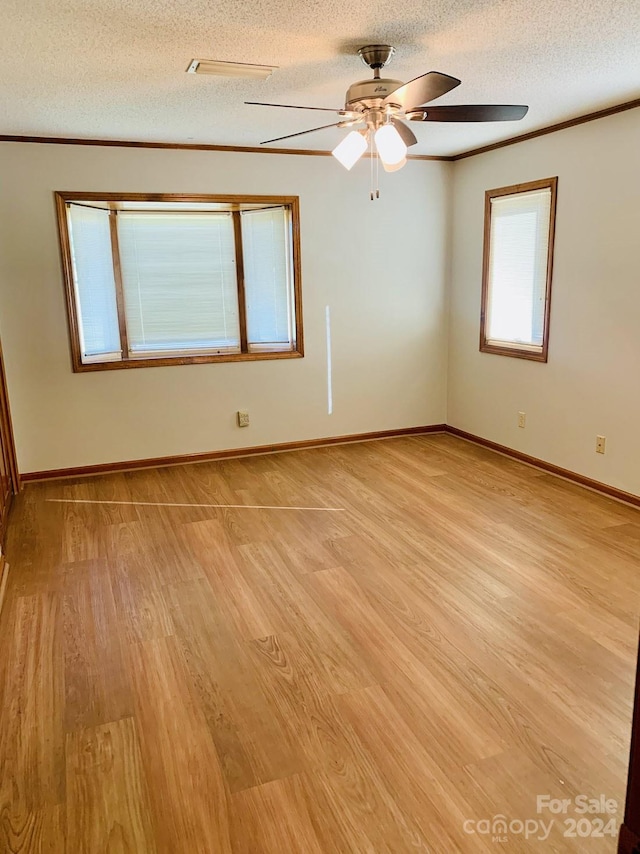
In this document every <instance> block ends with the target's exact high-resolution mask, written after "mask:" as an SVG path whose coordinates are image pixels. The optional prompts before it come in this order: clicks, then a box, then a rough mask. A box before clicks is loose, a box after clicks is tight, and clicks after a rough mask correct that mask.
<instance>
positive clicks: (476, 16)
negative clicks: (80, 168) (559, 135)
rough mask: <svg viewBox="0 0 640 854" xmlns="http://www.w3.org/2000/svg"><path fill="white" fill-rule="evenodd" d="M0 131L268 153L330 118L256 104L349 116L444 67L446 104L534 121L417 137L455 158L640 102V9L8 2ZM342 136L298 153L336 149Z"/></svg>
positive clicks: (160, 0) (437, 129) (568, 4)
mask: <svg viewBox="0 0 640 854" xmlns="http://www.w3.org/2000/svg"><path fill="white" fill-rule="evenodd" d="M1 18H2V20H1V27H2V50H1V51H0V81H2V82H1V84H0V85H1V87H2V96H1V102H0V133H2V134H24V135H46V136H67V137H101V138H112V139H132V140H142V141H145V140H151V141H167V142H197V143H215V144H225V145H226V144H231V145H256V144H257V143H259V142H260V141H261V140H263V139H267V138H270V137H274V136H281V135H283V134H286V133H293V132H295V131H298V130H304V129H306V128H311V127H314V126H316V125H321V124H326V123H328V122H330V121H331V120H332V117H331V115H330V114H328V113H327V114H325V113H313V112H308V113H307V112H302V111H297V110H277V109H268V108H265V107H249V106H244V104H243V101H245V100H265V101H275V102H279V103H291V104H308V105H316V106H324V107H336V108H340V107H342V106H343V103H344V93H345V90H346V89H347V87H348V86H349V84H350V83H352V82H354V81H355V80H359V79H363V78H366V77H367V76H368V75H369V72H368V69H366V68H365V66H364V65H363V64H362V63H361V61H360V59H359V58H358V56H357V55H356V53H355V52H356V50H357V48H358V47H359V46H360V45H364V44H370V43H376V42H384V43H388V44H392V45H394V46H395V47H396V48H397V53H396V56H395V58H394V60H393V62H392V64H391V65H390V66H389V67H388V68H387V69H386V71H385V73H387V74H388V76H390V77H394V78H398V79H400V80H405V81H406V80H409V79H411V78H412V77H416V76H417V75H419V74H422V73H424V72H426V71H430V70H437V71H442V72H445V73H447V74H452V75H454V76H456V77H459V78H460V79H461V80H462V85H461V86H459V87H458V88H457V89H456V90H454V91H453V92H451V93H450V94H448V95H445V96H444V97H443V98H442V99H441V100H440V101H438V102H437V103H442V104H465V103H470V104H473V103H507V104H508V103H515V104H518V103H523V104H529V106H530V110H529V114H528V116H527V117H526V118H525V119H524V120H523V121H521V122H515V123H504V124H493V125H492V124H479V125H461V124H450V125H435V124H432V125H429V124H425V125H418V126H417V127H416V125H414V126H413V127H414V129H415V130H416V134H417V135H418V136H419V138H420V142H419V144H418V145H417V146H416V147H415V148H413V149H412V153H421V154H439V155H442V154H454V153H457V152H460V151H463V150H466V149H469V148H473V147H476V146H479V145H484V144H486V143H489V142H493V141H496V140H499V139H503V138H506V137H509V136H513V135H514V134H516V133H524V132H526V131H529V130H534V129H535V128H539V127H542V126H544V125H547V124H551V123H554V122H558V121H562V120H564V119H567V118H571V117H572V116H576V115H580V114H581V113H585V112H590V111H592V110H597V109H600V108H602V107H607V106H610V105H612V104H616V103H619V102H622V101H625V100H630V99H633V98H637V97H639V96H640V50H639V48H638V46H639V45H640V2H639V0H527V2H525V0H432V2H429V3H424V2H422V0H398V2H395V3H389V2H385V3H383V2H380V0H370V2H364V0H350V2H345V0H325V2H319V0H306V2H304V0H302V2H301V0H298V2H295V0H30V2H25V0H3V2H2V16H1ZM193 57H197V58H200V59H222V60H229V61H239V62H250V63H260V64H267V65H277V66H279V69H278V70H277V71H275V72H274V74H273V75H272V77H271V78H269V79H268V80H266V81H254V80H237V79H236V80H234V79H226V78H216V77H208V76H207V77H205V76H197V75H192V74H186V73H185V69H186V67H187V65H188V63H189V61H190V60H191V59H192V58H193ZM343 134H344V131H339V130H330V131H322V132H319V133H317V134H310V135H309V136H303V137H299V138H297V139H294V140H291V141H290V143H289V145H290V146H291V147H295V148H313V149H318V148H321V149H329V148H333V146H334V145H335V144H336V143H337V142H338V141H339V139H340V138H341V136H342V135H343Z"/></svg>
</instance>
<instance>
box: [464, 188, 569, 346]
mask: <svg viewBox="0 0 640 854" xmlns="http://www.w3.org/2000/svg"><path fill="white" fill-rule="evenodd" d="M557 184H558V179H557V178H548V179H547V180H544V181H534V182H532V183H530V184H518V185H516V186H514V187H503V188H502V189H500V190H488V191H487V193H486V195H485V221H484V263H483V275H482V309H481V315H480V350H481V351H482V352H483V353H496V354H498V355H502V356H516V357H518V358H521V359H533V360H535V361H538V362H546V361H547V352H548V347H549V310H550V306H551V275H552V269H553V238H554V230H555V212H556V190H557Z"/></svg>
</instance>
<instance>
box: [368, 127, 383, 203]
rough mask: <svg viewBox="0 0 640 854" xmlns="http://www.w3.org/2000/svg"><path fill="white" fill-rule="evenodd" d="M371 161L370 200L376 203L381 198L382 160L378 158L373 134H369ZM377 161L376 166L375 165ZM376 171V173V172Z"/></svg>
mask: <svg viewBox="0 0 640 854" xmlns="http://www.w3.org/2000/svg"><path fill="white" fill-rule="evenodd" d="M369 159H370V161H371V162H370V169H369V174H370V184H369V186H370V193H369V198H370V199H371V201H372V202H373V201H375V200H376V199H379V198H380V187H379V180H380V178H379V176H380V158H379V156H378V149H377V148H376V147H375V143H374V135H373V134H372V133H370V134H369ZM374 160H375V164H374ZM374 170H375V172H374Z"/></svg>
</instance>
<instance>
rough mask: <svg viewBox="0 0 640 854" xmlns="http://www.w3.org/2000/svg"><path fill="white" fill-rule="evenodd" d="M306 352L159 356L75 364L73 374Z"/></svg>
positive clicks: (299, 355)
mask: <svg viewBox="0 0 640 854" xmlns="http://www.w3.org/2000/svg"><path fill="white" fill-rule="evenodd" d="M303 356H304V351H303V349H302V348H301V347H298V349H297V350H272V351H263V352H257V353H220V354H212V353H209V354H205V355H200V356H158V357H157V358H144V359H124V360H119V361H115V362H114V361H110V362H74V364H73V372H74V373H76V374H81V373H86V372H89V371H114V370H115V371H119V370H127V369H128V368H168V367H172V366H175V365H206V364H212V363H213V362H263V361H268V360H272V359H301V358H302V357H303Z"/></svg>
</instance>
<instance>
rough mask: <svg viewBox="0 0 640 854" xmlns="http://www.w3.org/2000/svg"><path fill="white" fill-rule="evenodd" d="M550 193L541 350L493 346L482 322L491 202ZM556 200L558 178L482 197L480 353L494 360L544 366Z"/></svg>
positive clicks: (489, 245) (514, 186)
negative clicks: (537, 192)
mask: <svg viewBox="0 0 640 854" xmlns="http://www.w3.org/2000/svg"><path fill="white" fill-rule="evenodd" d="M545 189H549V190H551V206H550V211H549V238H548V246H549V251H548V256H547V281H546V287H545V300H544V329H543V336H542V348H541V350H539V351H538V350H531V349H529V348H528V347H527V346H526V345H522V344H513V345H510V344H496V343H493V342H491V341H490V340H489V339H488V338H487V334H486V318H487V300H488V298H489V262H490V247H491V200H492V199H496V198H499V197H500V196H513V195H516V194H517V193H528V192H531V191H532V190H545ZM557 196H558V178H557V176H556V177H554V178H544V179H542V180H540V181H529V182H528V183H526V184H513V185H512V186H510V187H499V188H498V189H495V190H487V191H486V193H485V194H484V244H483V259H482V298H481V306H480V352H481V353H492V354H493V355H496V356H512V357H513V358H516V359H528V360H530V361H532V362H546V361H548V356H549V324H550V320H551V285H552V281H553V251H554V243H555V231H556V204H557Z"/></svg>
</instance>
